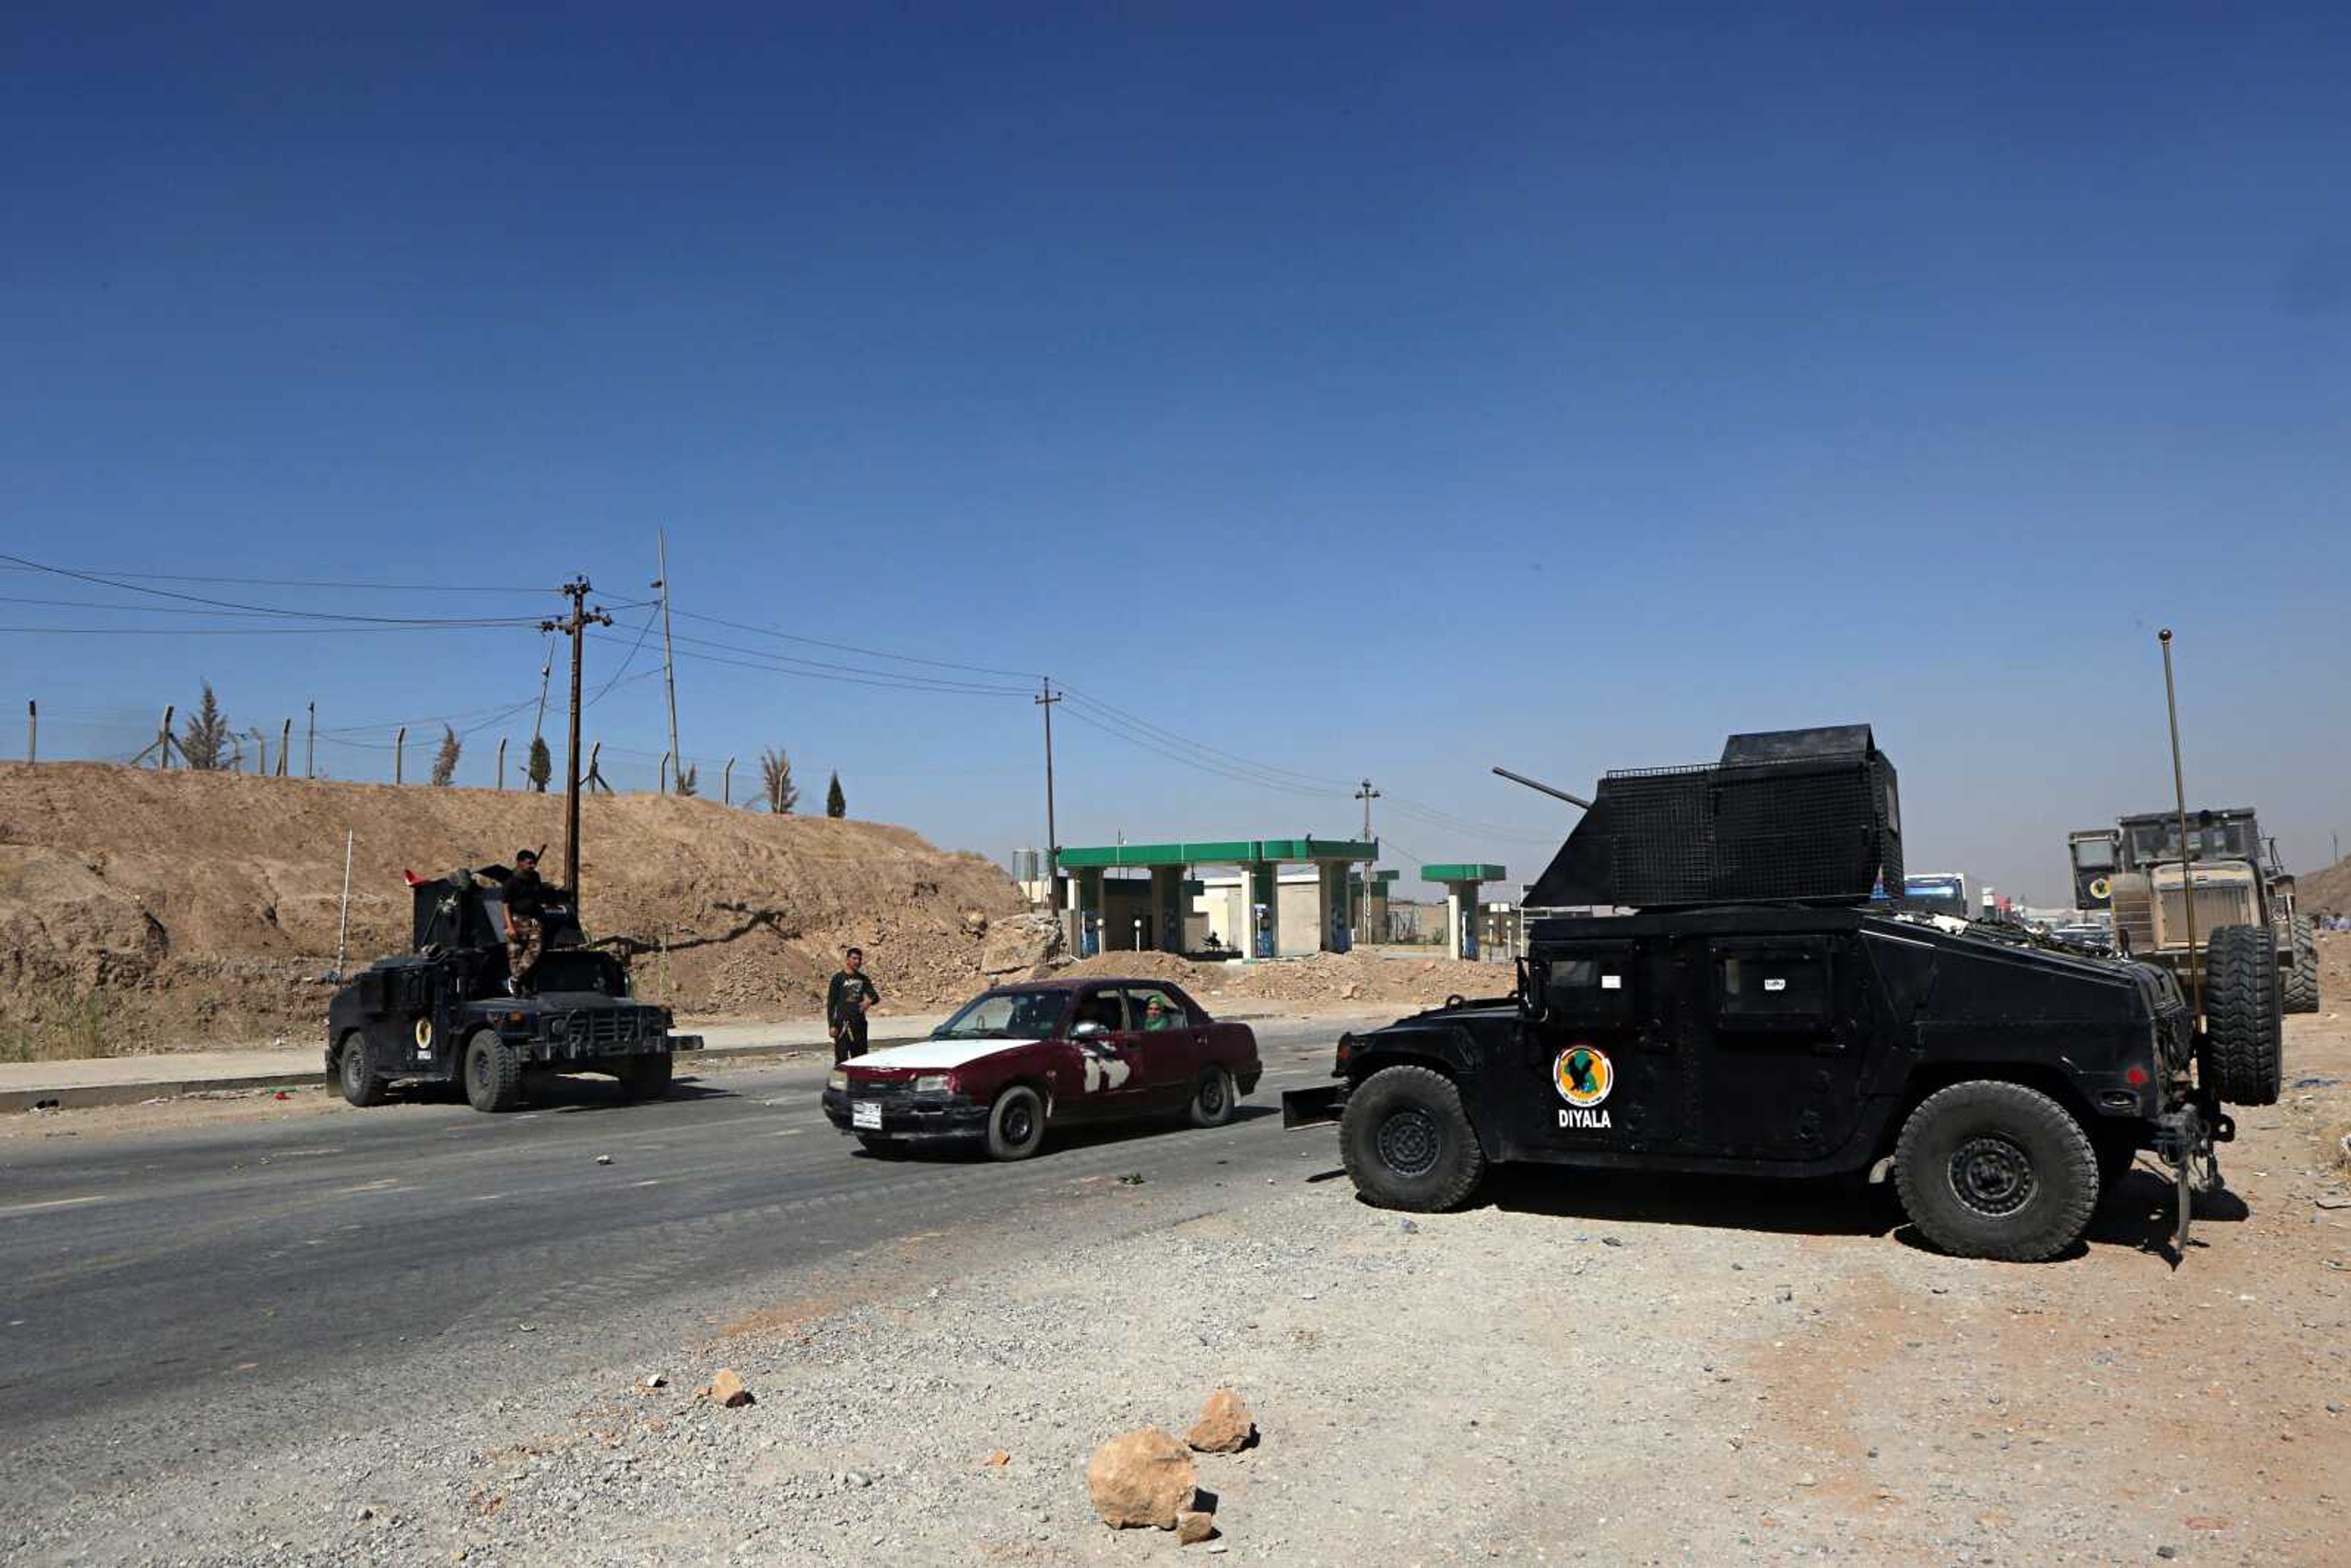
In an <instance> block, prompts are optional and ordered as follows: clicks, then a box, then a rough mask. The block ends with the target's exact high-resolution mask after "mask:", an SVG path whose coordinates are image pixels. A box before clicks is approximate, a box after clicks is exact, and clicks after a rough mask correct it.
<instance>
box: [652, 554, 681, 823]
mask: <svg viewBox="0 0 2351 1568" xmlns="http://www.w3.org/2000/svg"><path fill="white" fill-rule="evenodd" d="M653 538H654V539H655V541H657V543H658V545H659V547H660V551H661V576H659V577H657V578H655V579H654V580H653V586H654V587H655V588H658V589H660V590H661V596H662V684H663V685H666V686H667V687H669V755H670V767H671V769H672V771H671V773H670V777H671V778H673V779H683V778H684V776H685V754H684V752H682V751H680V750H678V748H677V660H676V656H675V655H674V653H671V652H670V645H669V534H668V533H667V531H666V530H664V529H658V528H657V529H655V530H654V531H653ZM662 789H663V793H664V794H666V793H668V789H669V786H668V785H667V783H666V782H664V785H663V786H662Z"/></svg>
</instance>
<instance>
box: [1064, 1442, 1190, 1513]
mask: <svg viewBox="0 0 2351 1568" xmlns="http://www.w3.org/2000/svg"><path fill="white" fill-rule="evenodd" d="M1198 1479H1199V1477H1198V1473H1197V1472H1196V1471H1195V1470H1194V1469H1193V1468H1192V1456H1191V1455H1190V1454H1189V1453H1187V1452H1186V1450H1185V1448H1184V1445H1183V1444H1181V1443H1179V1442H1177V1441H1176V1440H1175V1438H1173V1437H1169V1436H1168V1435H1167V1434H1166V1433H1165V1432H1163V1431H1161V1430H1160V1429H1159V1428H1158V1427H1144V1428H1142V1429H1141V1430H1140V1431H1134V1432H1123V1433H1121V1434H1120V1435H1119V1436H1117V1437H1113V1438H1112V1439H1111V1440H1110V1441H1109V1442H1107V1443H1104V1444H1103V1445H1102V1447H1101V1448H1096V1449H1095V1450H1094V1455H1093V1458H1091V1459H1088V1460H1087V1461H1086V1491H1087V1493H1088V1495H1089V1496H1091V1497H1092V1499H1093V1505H1094V1511H1095V1512H1096V1513H1098V1514H1100V1515H1102V1522H1103V1523H1104V1524H1107V1525H1109V1526H1110V1527H1111V1528H1112V1529H1113V1530H1136V1529H1141V1528H1143V1527H1144V1526H1149V1527H1151V1528H1154V1529H1157V1530H1173V1529H1175V1516H1176V1515H1177V1514H1178V1513H1181V1512H1183V1511H1186V1510H1187V1509H1189V1508H1190V1507H1191V1505H1192V1493H1193V1491H1194V1490H1195V1488H1196V1484H1197V1482H1198Z"/></svg>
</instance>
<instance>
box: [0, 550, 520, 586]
mask: <svg viewBox="0 0 2351 1568" xmlns="http://www.w3.org/2000/svg"><path fill="white" fill-rule="evenodd" d="M7 559H8V561H9V562H11V563H12V564H9V565H5V566H0V570H6V571H63V572H66V573H68V575H82V576H98V575H101V574H103V575H106V576H110V577H119V578H125V579H129V580H133V581H139V582H214V583H225V584H227V585H229V586H232V587H237V588H329V589H347V590H350V591H354V592H368V593H501V594H515V593H551V592H553V591H555V590H554V589H553V588H552V587H550V586H548V585H546V584H540V585H538V586H535V587H530V588H521V587H513V588H501V587H493V586H489V585H486V584H483V583H478V582H336V581H323V580H319V579H316V578H304V577H212V576H205V575H202V574H198V573H194V572H177V571H114V570H110V569H108V568H103V567H47V566H40V565H37V564H32V563H28V562H23V561H18V560H16V558H15V557H13V556H12V557H9V558H7Z"/></svg>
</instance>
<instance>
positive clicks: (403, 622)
mask: <svg viewBox="0 0 2351 1568" xmlns="http://www.w3.org/2000/svg"><path fill="white" fill-rule="evenodd" d="M0 561H5V562H12V563H14V564H15V565H17V566H20V567H23V568H25V569H26V570H28V571H39V572H47V573H48V574H49V575H51V576H53V577H64V578H70V579H72V580H74V581H77V582H88V583H93V584H95V585H97V586H98V587H100V588H112V589H117V590H120V591H122V592H124V593H143V594H146V595H148V596H150V597H151V598H155V599H170V600H175V601H180V602H183V603H187V604H197V605H203V606H205V607H207V608H210V609H214V610H241V611H244V612H247V613H250V614H255V615H266V616H273V617H278V618H282V619H285V620H292V621H329V622H337V623H340V624H350V625H371V626H431V627H436V628H446V627H449V626H452V625H483V626H497V625H536V624H537V623H538V622H537V618H536V617H530V618H525V617H515V618H513V619H510V620H507V619H471V620H467V619H453V618H452V617H449V616H429V617H428V616H414V615H359V614H349V613H339V612H327V611H318V610H288V609H286V608H285V607H283V606H282V605H273V604H246V603H244V602H242V601H236V600H231V599H208V598H206V597H204V595H202V594H195V593H182V592H180V591H178V590H176V589H169V588H143V587H141V586H140V585H139V584H138V583H136V582H133V581H131V580H127V579H123V578H110V577H105V576H101V575H99V573H97V572H89V571H79V570H72V569H69V568H67V567H61V566H44V565H43V564H41V563H40V562H39V561H37V560H26V559H25V558H24V557H23V556H18V555H8V554H5V553H0Z"/></svg>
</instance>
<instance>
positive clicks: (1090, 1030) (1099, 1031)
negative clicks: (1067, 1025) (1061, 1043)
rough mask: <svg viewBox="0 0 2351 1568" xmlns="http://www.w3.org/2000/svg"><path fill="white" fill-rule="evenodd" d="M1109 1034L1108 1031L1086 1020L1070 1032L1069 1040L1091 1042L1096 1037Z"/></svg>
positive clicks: (1090, 1020)
mask: <svg viewBox="0 0 2351 1568" xmlns="http://www.w3.org/2000/svg"><path fill="white" fill-rule="evenodd" d="M1109 1032H1110V1030H1106V1029H1104V1028H1103V1027H1102V1025H1100V1024H1098V1023H1096V1022H1095V1021H1094V1020H1093V1019H1086V1020H1085V1021H1084V1022H1082V1023H1081V1024H1079V1025H1078V1026H1077V1027H1076V1028H1075V1029H1072V1030H1070V1038H1071V1040H1092V1039H1093V1038H1094V1037H1095V1036H1097V1035H1104V1034H1108V1033H1109Z"/></svg>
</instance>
